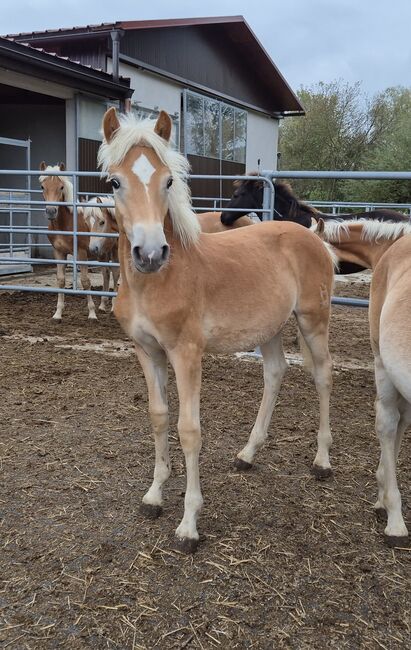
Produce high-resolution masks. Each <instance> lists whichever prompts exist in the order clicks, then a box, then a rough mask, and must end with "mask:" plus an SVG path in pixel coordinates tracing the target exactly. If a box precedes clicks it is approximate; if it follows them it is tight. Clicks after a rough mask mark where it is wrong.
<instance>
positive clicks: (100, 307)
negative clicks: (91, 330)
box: [98, 305, 107, 311]
mask: <svg viewBox="0 0 411 650" xmlns="http://www.w3.org/2000/svg"><path fill="white" fill-rule="evenodd" d="M98 310H99V311H107V308H106V307H105V305H100V306H99V308H98Z"/></svg>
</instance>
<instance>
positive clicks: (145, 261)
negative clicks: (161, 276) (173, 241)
mask: <svg viewBox="0 0 411 650" xmlns="http://www.w3.org/2000/svg"><path fill="white" fill-rule="evenodd" d="M132 256H133V262H134V266H135V267H136V269H137V271H140V273H155V272H156V271H159V270H160V269H161V267H162V266H163V265H164V264H165V263H166V262H167V260H168V258H169V256H170V246H169V245H168V244H164V245H163V246H161V247H159V248H156V249H151V250H148V249H147V248H145V247H143V246H133V248H132Z"/></svg>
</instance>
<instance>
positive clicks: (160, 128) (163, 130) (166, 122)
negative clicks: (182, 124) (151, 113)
mask: <svg viewBox="0 0 411 650" xmlns="http://www.w3.org/2000/svg"><path fill="white" fill-rule="evenodd" d="M172 126H173V123H172V121H171V117H170V116H169V114H168V113H166V111H160V115H159V116H158V118H157V122H156V125H155V127H154V132H155V133H157V135H159V136H160V138H163V140H165V141H166V142H168V141H169V140H170V136H171V127H172Z"/></svg>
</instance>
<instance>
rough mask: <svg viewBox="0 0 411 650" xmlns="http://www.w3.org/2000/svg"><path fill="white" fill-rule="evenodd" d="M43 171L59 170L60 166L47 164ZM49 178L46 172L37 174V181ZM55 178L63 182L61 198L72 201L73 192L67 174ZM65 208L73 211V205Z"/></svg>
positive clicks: (68, 201)
mask: <svg viewBox="0 0 411 650" xmlns="http://www.w3.org/2000/svg"><path fill="white" fill-rule="evenodd" d="M44 171H45V172H59V171H61V170H60V167H59V165H47V167H46V169H45V170H44ZM47 178H50V176H48V175H47V174H42V175H41V176H39V182H40V184H41V183H44V181H45V180H46V179H47ZM57 178H58V179H59V180H60V181H61V182H62V183H63V185H64V190H63V200H64V201H65V202H66V203H71V204H72V203H73V200H74V193H73V183H72V182H71V181H70V180H69V177H68V176H57ZM67 208H68V209H69V210H70V212H73V205H68V206H67Z"/></svg>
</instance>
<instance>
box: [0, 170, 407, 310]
mask: <svg viewBox="0 0 411 650" xmlns="http://www.w3.org/2000/svg"><path fill="white" fill-rule="evenodd" d="M42 174H45V175H50V176H65V177H68V178H69V180H71V182H72V184H73V197H74V198H73V201H72V202H65V203H62V202H60V203H57V202H54V203H53V202H50V201H48V202H45V201H44V198H43V194H42V191H41V189H35V188H33V187H32V185H33V183H32V179H33V177H35V179H37V178H38V176H39V171H38V170H29V169H20V170H16V169H11V170H9V169H4V170H0V179H2V183H3V182H5V186H4V187H1V186H0V276H1V275H3V276H4V275H6V274H7V275H8V274H13V275H14V273H16V272H19V271H24V272H27V271H30V270H31V269H32V268H45V267H50V266H55V267H56V266H57V265H58V264H63V265H67V266H68V267H69V268H71V270H72V288H67V289H66V288H64V289H60V288H57V287H53V286H36V285H35V284H34V283H32V284H30V283H24V284H23V283H21V284H19V283H15V282H14V281H13V282H9V283H1V284H0V291H23V292H33V293H52V294H57V293H64V294H67V295H92V296H107V297H114V296H115V295H116V293H115V291H114V290H113V291H111V290H110V291H102V290H95V289H90V290H87V291H86V290H84V289H81V288H80V287H79V278H78V269H79V267H80V266H82V265H83V266H87V267H89V268H90V270H93V269H96V270H98V269H99V268H101V267H108V268H110V267H118V266H119V265H118V264H117V263H115V262H105V261H104V262H101V261H98V260H94V259H89V260H87V261H82V260H79V259H78V237H79V236H82V235H83V236H84V235H86V236H88V235H89V234H90V233H89V232H82V231H79V230H78V214H79V209H80V207H81V206H84V203H82V199H85V198H87V199H89V203H88V205H89V206H90V207H92V206H95V207H99V206H100V205H101V204H99V203H97V202H93V201H92V199H93V197H96V196H97V195H96V194H95V193H94V192H91V193H86V192H80V191H79V187H80V182H81V181H82V179H84V178H85V177H87V178H101V174H100V173H99V172H79V171H64V172H62V171H45V172H42ZM190 178H191V179H193V180H194V179H198V180H210V181H212V180H221V181H222V180H224V181H230V180H231V181H234V180H236V179H242V180H245V179H250V180H261V181H262V182H263V184H264V185H263V186H264V193H263V197H264V198H263V206H262V208H261V209H258V210H257V209H252V211H253V212H254V213H257V214H258V215H261V218H262V219H263V220H264V221H266V220H272V219H273V218H274V213H275V209H274V202H275V180H276V179H287V180H292V179H318V178H327V179H329V178H331V179H332V178H336V179H353V180H393V179H395V180H411V172H405V171H404V172H366V171H364V172H339V171H323V172H319V171H299V172H296V171H275V170H264V171H262V172H261V173H260V174H259V175H258V176H226V175H224V176H223V175H201V174H193V175H192V176H191V177H190ZM3 179H6V180H5V181H4V180H3ZM8 179H9V182H8ZM16 179H19V182H18V183H17V187H16V188H13V187H10V186H11V185H12V182H13V181H15V180H16ZM22 183H24V185H25V187H24V189H21V187H22ZM226 201H228V199H222V198H221V197H216V198H215V199H213V198H211V199H210V198H209V197H208V198H205V197H193V206H194V207H193V209H194V210H195V211H196V212H206V211H207V212H208V211H219V210H221V209H222V206H223V205H224V202H226ZM204 202H206V205H204ZM207 203H208V204H207ZM311 204H312V205H314V206H316V207H321V209H323V208H328V209H329V210H330V211H331V214H333V215H335V216H336V218H338V214H339V213H340V212H341V210H343V209H344V210H345V211H347V208H361V209H364V210H366V211H367V210H371V209H375V208H377V207H385V208H388V207H389V208H395V209H400V210H401V211H402V212H404V213H406V214H407V213H408V214H410V218H411V204H408V203H407V204H398V203H397V204H395V203H390V204H380V203H378V204H377V203H346V202H343V203H332V202H320V201H319V202H311ZM46 205H47V206H53V205H54V206H59V205H66V206H69V207H71V208H72V213H73V230H70V231H66V230H63V231H57V230H53V234H55V235H59V234H60V235H68V236H72V237H73V255H72V256H69V258H68V259H67V260H56V259H54V258H53V257H51V254H52V245H51V244H50V243H49V242H48V239H47V235H48V234H49V230H48V228H47V225H46V218H45V216H44V210H45V207H46ZM113 206H114V202H113ZM224 210H230V211H232V212H236V211H240V210H239V209H236V208H226V207H224ZM93 236H96V237H106V238H110V237H111V238H116V237H118V235H117V234H109V233H97V232H93ZM332 302H333V304H336V305H346V306H347V305H348V306H352V307H368V301H367V300H363V299H359V298H357V299H356V298H340V297H333V300H332Z"/></svg>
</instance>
